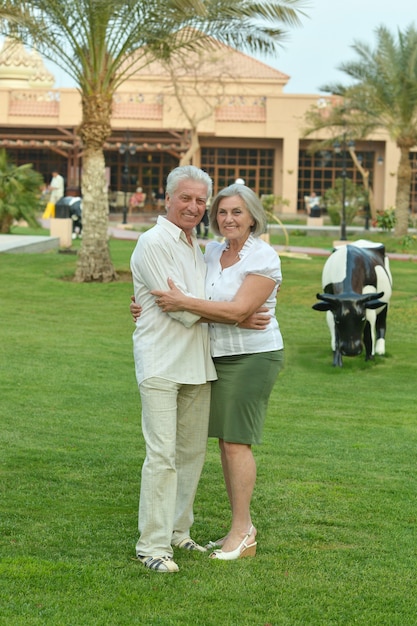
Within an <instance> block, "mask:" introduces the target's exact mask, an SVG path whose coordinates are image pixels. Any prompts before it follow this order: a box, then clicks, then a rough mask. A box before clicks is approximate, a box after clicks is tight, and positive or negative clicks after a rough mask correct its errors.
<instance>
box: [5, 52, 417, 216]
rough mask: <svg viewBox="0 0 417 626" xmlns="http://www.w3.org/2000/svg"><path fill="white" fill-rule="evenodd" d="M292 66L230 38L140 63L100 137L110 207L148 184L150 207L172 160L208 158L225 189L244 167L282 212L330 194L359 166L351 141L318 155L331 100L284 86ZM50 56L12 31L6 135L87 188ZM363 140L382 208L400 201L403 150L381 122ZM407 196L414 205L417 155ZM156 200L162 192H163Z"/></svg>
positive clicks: (8, 144) (74, 120)
mask: <svg viewBox="0 0 417 626" xmlns="http://www.w3.org/2000/svg"><path fill="white" fill-rule="evenodd" d="M289 80H290V77H289V76H287V75H285V74H283V73H281V72H279V71H278V70H275V69H273V68H271V67H269V66H268V65H265V64H264V63H261V62H260V61H258V60H255V59H253V58H251V57H249V56H247V55H244V54H242V53H240V52H236V51H234V50H232V49H230V48H227V47H226V46H217V47H213V50H212V51H210V54H206V55H204V56H200V55H198V54H197V53H195V54H194V55H193V56H190V55H188V57H187V58H186V59H185V60H181V62H178V63H177V64H176V65H175V66H174V67H171V68H167V67H164V66H163V65H161V64H159V63H152V64H150V65H148V66H146V67H144V68H141V69H140V68H138V71H137V73H136V74H135V75H134V77H133V78H131V79H130V80H129V81H127V82H126V83H124V84H123V85H122V87H121V88H120V90H119V91H118V92H117V93H116V96H115V98H114V102H113V115H112V134H111V136H110V137H109V139H108V141H107V142H106V145H105V146H104V155H105V162H106V179H107V182H108V186H109V191H110V193H111V196H110V197H112V198H113V209H114V210H117V207H118V206H120V205H121V203H122V199H120V200H118V199H117V198H119V197H120V198H122V196H123V195H124V194H125V192H128V193H131V192H133V191H134V190H135V189H136V187H137V186H141V187H142V188H143V190H144V192H145V193H146V197H147V203H148V207H147V208H148V209H149V210H152V207H153V202H152V199H153V198H155V197H156V194H157V192H158V190H159V189H160V188H161V187H163V186H164V184H165V180H166V176H167V174H168V172H169V171H170V170H171V169H172V168H173V167H175V166H177V165H178V164H180V163H182V162H184V161H186V160H187V159H188V160H190V162H192V163H194V164H195V165H198V166H200V167H202V168H203V169H205V170H206V171H207V172H208V173H209V174H210V175H211V176H212V178H213V181H214V189H215V191H217V190H218V189H220V188H222V187H223V186H225V185H227V184H230V183H231V182H233V181H234V180H235V179H236V178H239V177H240V178H243V179H244V180H245V182H246V184H247V185H249V186H250V187H252V188H253V189H254V190H255V191H256V192H257V193H258V194H260V195H262V194H275V195H276V196H280V197H281V198H282V199H283V200H284V201H285V203H284V209H283V211H285V213H288V214H291V213H292V214H296V213H298V212H304V211H305V202H304V197H305V196H308V195H310V194H311V193H312V192H313V191H314V192H315V193H316V194H317V195H318V196H322V195H323V194H324V192H325V190H326V189H327V188H329V187H331V186H332V185H333V184H334V181H335V180H336V178H338V177H340V176H341V175H342V171H343V169H345V171H346V174H347V176H348V177H349V178H351V179H352V180H353V181H354V182H356V183H359V184H360V183H361V175H360V173H359V171H358V170H357V168H356V167H355V166H354V164H353V162H352V160H351V159H350V156H349V154H348V153H347V151H346V152H345V159H344V158H343V154H342V153H340V152H336V151H335V150H333V149H329V150H326V151H322V152H319V153H315V154H314V155H311V154H310V153H309V151H308V147H309V145H310V143H311V140H310V139H303V129H304V127H305V120H304V116H305V113H306V111H307V110H308V108H309V107H310V106H311V105H317V104H318V105H319V106H322V107H323V108H325V107H327V106H329V107H330V106H331V105H332V100H331V97H326V96H323V95H321V94H310V95H303V94H300V95H298V94H297V95H294V94H286V93H284V88H285V85H286V84H287V82H288V81H289ZM53 83H54V78H53V76H51V74H50V73H49V72H48V71H47V70H46V69H45V67H44V65H43V62H42V60H41V59H40V57H39V56H38V55H37V54H35V53H30V52H28V51H26V50H25V49H24V48H23V46H20V47H16V46H14V47H13V46H12V45H11V42H8V40H6V41H5V42H4V45H3V49H2V50H1V51H0V147H3V148H5V149H6V150H7V152H8V154H9V155H10V156H11V157H12V158H13V159H14V161H15V162H16V163H17V164H22V163H27V162H31V163H33V164H34V167H35V169H36V170H38V171H39V172H41V173H42V175H43V176H44V179H45V182H46V183H48V182H49V179H50V176H51V173H52V171H53V170H58V171H60V173H61V174H62V175H63V176H64V178H65V180H66V185H67V194H68V195H73V194H74V193H78V192H79V188H80V180H81V174H82V160H83V147H82V145H81V142H80V140H79V138H78V136H77V127H78V125H79V123H80V121H81V102H80V95H79V93H78V91H77V90H76V89H59V90H57V89H54V88H53ZM355 152H356V154H357V156H358V158H359V159H360V161H361V163H362V165H363V167H364V168H365V169H366V170H368V171H369V173H370V182H371V184H372V187H373V190H374V195H375V206H376V209H377V210H383V209H385V208H388V207H392V206H394V204H395V190H396V172H397V165H398V160H399V151H398V149H397V148H396V146H395V144H393V142H391V141H390V140H389V138H388V137H387V136H385V135H383V134H380V135H377V136H374V137H372V138H371V139H369V140H366V141H362V142H358V143H357V144H356V146H355ZM414 157H415V154H414V153H410V158H411V161H412V164H413V167H414V171H415V172H416V173H415V175H414V177H413V187H412V194H411V198H410V206H411V207H412V209H413V211H417V188H416V185H417V183H416V179H417V161H416V160H415V158H414ZM155 206H156V202H155Z"/></svg>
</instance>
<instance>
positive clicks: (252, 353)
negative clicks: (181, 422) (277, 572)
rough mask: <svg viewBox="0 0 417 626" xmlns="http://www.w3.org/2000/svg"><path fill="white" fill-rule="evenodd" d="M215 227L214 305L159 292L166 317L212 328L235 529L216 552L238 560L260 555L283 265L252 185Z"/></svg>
mask: <svg viewBox="0 0 417 626" xmlns="http://www.w3.org/2000/svg"><path fill="white" fill-rule="evenodd" d="M210 225H211V229H212V231H213V232H214V233H215V234H216V235H222V236H223V237H224V238H225V240H224V241H223V242H222V243H219V242H217V241H211V242H209V243H208V244H207V247H206V253H205V260H206V263H207V276H206V299H205V300H203V299H198V298H194V297H190V296H187V295H185V294H183V293H182V292H181V291H180V290H179V289H177V287H176V286H175V284H174V283H173V282H172V280H170V279H169V280H168V285H169V291H153V292H152V293H153V295H154V296H156V302H157V304H158V306H159V307H160V308H161V309H162V311H164V312H167V313H168V312H173V311H190V312H192V313H194V314H196V315H199V316H200V321H201V322H208V324H209V329H210V343H211V353H212V357H213V360H214V363H215V366H216V370H217V375H218V380H217V381H215V382H213V383H212V391H211V409H210V426H209V436H210V437H216V438H218V440H219V446H220V454H221V462H222V468H223V475H224V481H225V484H226V490H227V494H228V498H229V502H230V507H231V512H232V523H231V527H230V530H229V532H228V534H227V535H226V536H225V537H223V538H222V539H219V540H217V541H215V542H210V543H209V545H208V547H212V548H218V549H216V550H214V551H213V552H212V553H211V554H210V557H211V558H216V559H221V560H233V559H237V558H240V557H244V556H255V554H256V546H257V542H256V528H255V526H254V525H253V523H252V518H251V513H250V503H251V499H252V493H253V490H254V486H255V480H256V464H255V459H254V457H253V454H252V445H254V444H259V443H261V439H262V430H263V424H264V420H265V414H266V409H267V404H268V400H269V396H270V394H271V391H272V388H273V385H274V383H275V381H276V378H277V375H278V373H279V371H280V370H281V368H282V366H283V340H282V336H281V332H280V330H279V326H278V322H277V319H276V317H275V306H276V296H277V291H278V288H279V285H280V283H281V263H280V259H279V257H278V255H277V254H276V252H275V251H274V250H273V248H272V247H271V246H269V245H268V244H267V243H266V242H265V241H263V240H262V239H261V238H260V237H259V235H261V234H262V233H263V232H265V228H266V218H265V213H264V210H263V208H262V205H261V202H260V200H259V198H258V197H257V196H256V194H255V193H254V192H253V191H252V190H251V189H249V188H248V187H246V186H245V185H242V184H233V185H230V186H229V187H227V188H226V189H223V190H222V191H220V193H219V194H218V195H217V196H216V198H215V199H214V201H213V203H212V206H211V208H210ZM261 307H266V308H267V310H268V314H269V316H270V319H269V323H268V325H267V326H266V327H265V328H264V329H263V330H255V329H254V330H251V329H248V328H240V327H239V324H240V323H241V322H243V321H244V320H245V319H247V318H248V317H249V316H250V315H251V314H253V313H254V312H256V311H258V310H259V309H260V308H261ZM132 311H133V309H132Z"/></svg>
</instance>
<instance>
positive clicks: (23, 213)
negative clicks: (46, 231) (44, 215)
mask: <svg viewBox="0 0 417 626" xmlns="http://www.w3.org/2000/svg"><path fill="white" fill-rule="evenodd" d="M42 184H43V178H42V176H41V175H40V174H39V173H38V172H35V171H34V170H33V169H32V164H31V163H26V164H25V165H20V166H17V165H15V164H14V163H12V162H11V161H9V159H8V157H7V153H6V150H0V233H2V234H8V233H10V230H11V227H12V224H13V222H14V221H15V220H25V221H26V222H27V223H28V224H29V225H30V226H33V227H35V228H36V227H38V226H39V224H38V221H37V219H36V217H37V214H38V212H39V208H40V196H41V187H42Z"/></svg>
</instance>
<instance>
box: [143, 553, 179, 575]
mask: <svg viewBox="0 0 417 626" xmlns="http://www.w3.org/2000/svg"><path fill="white" fill-rule="evenodd" d="M137 560H138V561H140V562H141V563H142V564H143V565H144V566H145V567H147V568H148V569H151V570H153V571H155V572H163V573H169V574H171V573H173V572H178V571H179V567H178V565H177V564H176V563H175V561H173V560H172V558H171V557H170V556H141V555H140V554H138V555H137Z"/></svg>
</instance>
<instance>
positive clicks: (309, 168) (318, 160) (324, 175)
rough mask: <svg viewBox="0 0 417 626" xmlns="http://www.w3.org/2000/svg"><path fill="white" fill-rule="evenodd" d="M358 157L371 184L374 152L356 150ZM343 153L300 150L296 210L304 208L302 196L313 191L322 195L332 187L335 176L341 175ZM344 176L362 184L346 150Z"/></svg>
mask: <svg viewBox="0 0 417 626" xmlns="http://www.w3.org/2000/svg"><path fill="white" fill-rule="evenodd" d="M357 156H358V158H359V159H360V160H361V163H362V166H363V167H364V169H365V170H367V171H369V183H370V185H372V179H373V169H374V162H375V152H373V151H363V150H358V152H357ZM342 172H343V155H342V154H340V153H339V154H336V153H335V152H334V151H333V150H320V151H319V152H316V153H315V154H310V153H309V152H307V150H300V153H299V159H298V198H297V210H298V211H303V210H304V209H305V204H304V196H309V195H310V194H311V192H312V191H315V193H316V195H317V196H322V197H323V196H324V194H325V192H326V191H327V189H330V188H331V187H333V185H334V183H335V181H336V179H337V178H341V177H342ZM346 176H347V178H350V180H351V181H353V182H354V183H355V185H362V184H363V180H362V176H361V173H360V172H359V170H358V168H357V167H355V164H354V163H353V161H352V159H351V157H350V154H349V152H348V151H346Z"/></svg>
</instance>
